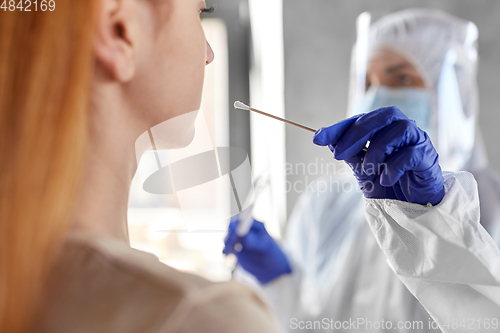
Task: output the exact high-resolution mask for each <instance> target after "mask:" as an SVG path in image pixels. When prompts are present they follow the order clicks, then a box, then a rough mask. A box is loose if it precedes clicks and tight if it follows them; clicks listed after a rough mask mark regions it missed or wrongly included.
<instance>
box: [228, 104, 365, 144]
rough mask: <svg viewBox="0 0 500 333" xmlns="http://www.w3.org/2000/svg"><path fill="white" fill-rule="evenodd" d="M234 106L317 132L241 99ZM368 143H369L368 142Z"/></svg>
mask: <svg viewBox="0 0 500 333" xmlns="http://www.w3.org/2000/svg"><path fill="white" fill-rule="evenodd" d="M234 108H235V109H241V110H247V111H253V112H257V113H260V114H262V115H264V116H268V117H271V118H273V119H276V120H279V121H282V122H284V123H287V124H290V125H293V126H297V127H300V128H302V129H305V130H306V131H310V132H313V133H316V132H317V130H315V129H314V128H310V127H307V126H304V125H301V124H298V123H295V122H293V121H290V120H286V119H283V118H280V117H277V116H273V115H272V114H269V113H266V112H264V111H260V110H257V109H254V108H251V107H249V106H248V105H246V104H244V103H242V102H240V101H236V102H234ZM367 145H368V143H367ZM367 150H368V148H367V147H365V148H363V151H364V152H366V151H367Z"/></svg>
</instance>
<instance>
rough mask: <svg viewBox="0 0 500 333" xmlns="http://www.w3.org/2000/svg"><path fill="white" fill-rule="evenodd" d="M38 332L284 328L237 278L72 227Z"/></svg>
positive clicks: (43, 305) (47, 293) (144, 332)
mask: <svg viewBox="0 0 500 333" xmlns="http://www.w3.org/2000/svg"><path fill="white" fill-rule="evenodd" d="M32 332H37V333H45V332H47V333H49V332H50V333H83V332H85V333H88V332H92V333H99V332H106V333H115V332H116V333H127V332H141V333H148V332H151V333H153V332H154V333H160V332H161V333H164V332H165V333H167V332H169V333H170V332H172V333H173V332H178V333H182V332H193V333H194V332H206V333H211V332H214V333H215V332H217V333H225V332H228V333H229V332H231V333H233V332H241V333H245V332H262V333H266V332H269V333H275V332H279V329H278V327H277V325H276V323H275V320H274V318H273V316H272V314H271V312H270V310H269V309H268V307H267V306H266V305H265V304H264V302H263V301H262V300H261V298H260V297H259V296H257V295H256V294H255V292H253V291H252V290H250V289H249V288H248V287H246V286H243V285H241V284H239V283H236V282H223V283H213V282H210V281H208V280H205V279H203V278H201V277H198V276H195V275H192V274H187V273H181V272H179V271H177V270H175V269H173V268H171V267H169V266H167V265H164V264H162V263H161V262H160V261H159V260H158V258H157V257H155V256H153V255H151V254H148V253H145V252H141V251H138V250H135V249H132V248H130V246H128V245H127V244H125V243H123V242H120V241H117V240H114V239H110V238H95V237H90V236H88V235H84V234H71V235H70V236H69V237H68V238H67V241H66V242H65V244H64V246H63V248H62V250H61V252H60V255H59V257H58V259H57V261H56V265H55V267H54V268H53V269H52V272H51V275H50V278H49V281H48V285H47V286H46V288H45V291H44V295H43V297H42V302H41V305H40V307H39V312H38V315H37V316H36V317H35V322H34V325H33V330H32Z"/></svg>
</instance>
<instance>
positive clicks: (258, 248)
mask: <svg viewBox="0 0 500 333" xmlns="http://www.w3.org/2000/svg"><path fill="white" fill-rule="evenodd" d="M239 218H240V217H239V216H235V217H234V218H233V219H232V220H231V223H230V224H229V230H228V234H227V236H226V239H225V240H224V244H225V247H224V250H223V252H224V254H225V255H229V254H230V253H234V254H235V255H236V257H237V259H238V263H239V264H240V265H241V267H243V268H244V269H245V270H246V271H247V272H249V273H250V274H252V275H253V276H255V277H256V278H257V280H258V281H259V282H260V283H261V284H266V283H269V282H271V281H272V280H274V279H276V278H277V277H279V276H281V275H284V274H289V273H291V272H292V269H291V268H290V264H289V262H288V259H287V257H286V255H285V254H284V253H283V251H282V250H281V248H280V246H279V245H278V243H276V241H275V240H274V239H273V238H272V237H271V236H270V235H269V234H268V233H267V230H266V228H265V227H264V224H263V223H262V222H259V221H256V220H253V223H252V226H251V228H250V230H249V232H248V233H247V234H246V235H245V236H238V234H237V228H238V224H239ZM237 243H239V244H241V245H240V246H239V248H238V247H235V244H237Z"/></svg>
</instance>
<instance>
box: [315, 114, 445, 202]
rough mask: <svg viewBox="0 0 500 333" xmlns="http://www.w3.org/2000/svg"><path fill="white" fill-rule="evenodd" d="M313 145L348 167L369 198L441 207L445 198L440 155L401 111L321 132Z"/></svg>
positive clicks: (353, 120)
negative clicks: (320, 147)
mask: <svg viewBox="0 0 500 333" xmlns="http://www.w3.org/2000/svg"><path fill="white" fill-rule="evenodd" d="M313 141H314V143H315V144H317V145H320V146H328V147H329V148H330V150H331V151H332V152H333V154H334V157H335V159H337V160H344V161H346V162H347V164H348V165H349V166H350V167H351V169H352V170H353V172H354V176H355V177H356V179H357V180H358V183H359V186H360V188H361V191H362V192H363V194H364V196H365V197H366V198H377V199H396V200H400V201H407V202H410V203H416V204H421V205H427V204H428V203H430V204H432V205H437V204H438V203H439V202H440V201H441V199H442V198H443V196H444V193H445V192H444V179H443V176H442V173H441V168H440V166H439V159H438V154H437V152H436V150H435V149H434V146H433V145H432V142H431V140H430V138H429V136H428V135H427V133H425V132H424V131H422V130H421V129H420V128H418V127H417V125H416V123H415V122H414V121H413V120H410V119H408V118H407V117H406V116H405V115H404V114H403V113H402V112H401V111H400V110H399V109H398V108H397V107H394V106H391V107H384V108H380V109H377V110H375V111H372V112H369V113H365V114H360V115H356V116H354V117H351V118H349V119H346V120H343V121H341V122H339V123H337V124H334V125H332V126H330V127H325V128H321V129H319V130H318V131H317V132H316V133H315V135H314V139H313ZM368 141H369V142H370V144H369V147H368V149H367V150H366V149H365V150H366V151H365V150H363V148H365V145H366V143H367V142H368Z"/></svg>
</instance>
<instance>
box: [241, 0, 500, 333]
mask: <svg viewBox="0 0 500 333" xmlns="http://www.w3.org/2000/svg"><path fill="white" fill-rule="evenodd" d="M370 30H371V31H370V35H369V36H370V38H369V43H370V44H369V46H368V48H367V49H368V50H374V49H376V48H377V47H379V46H383V47H389V48H392V49H394V50H395V51H397V52H400V53H401V54H403V55H404V56H406V57H407V58H408V59H409V60H410V61H411V62H413V64H414V65H415V66H416V68H417V69H418V70H419V72H421V73H422V76H423V78H424V80H425V82H426V84H427V86H428V87H430V88H431V89H432V91H433V93H434V97H433V123H432V125H433V133H435V136H436V138H434V137H431V139H432V140H433V142H434V144H435V145H436V148H437V150H438V153H439V154H440V162H441V165H443V166H444V169H445V170H451V171H454V170H461V169H466V170H469V171H471V172H472V173H473V174H474V176H475V177H476V180H477V183H478V186H479V198H480V199H481V224H482V225H483V226H484V227H485V228H486V230H488V232H490V234H491V235H493V237H494V238H495V239H496V241H497V243H499V241H500V233H499V230H500V229H499V227H500V205H499V204H498V203H499V202H500V178H499V177H498V176H497V175H496V174H495V173H493V172H492V171H490V170H489V169H488V168H487V160H486V156H485V152H484V149H483V145H482V141H481V138H480V135H479V133H478V131H477V130H476V119H477V112H478V107H477V105H478V103H477V84H476V64H477V51H476V40H477V28H476V26H475V25H474V24H473V23H471V22H467V21H464V20H461V19H458V18H456V17H453V16H451V15H448V14H446V13H443V12H441V11H436V10H423V9H422V10H405V11H401V12H398V13H394V14H391V15H388V16H386V17H384V18H382V19H381V20H379V21H378V22H376V23H374V24H373V26H372V27H371V29H370ZM355 49H356V48H355ZM354 58H356V57H354ZM357 58H358V59H359V57H357ZM357 74H359V73H357ZM363 75H364V73H362V74H361V75H354V77H363ZM353 86H356V85H355V84H354V85H353ZM351 96H355V98H357V99H362V97H363V96H360V94H359V92H358V94H351ZM402 111H403V112H404V110H402ZM464 138H465V139H467V140H469V141H467V142H465V143H464V140H463V139H464ZM326 181H327V182H328V184H329V183H331V182H343V181H345V182H351V183H352V184H351V185H352V188H355V189H357V188H358V185H357V183H356V181H355V180H354V177H352V176H350V177H348V178H342V177H337V176H333V178H331V179H328V180H326ZM447 184H448V183H447ZM448 185H449V184H448ZM469 185H470V184H469ZM470 186H472V185H470ZM343 188H344V189H345V188H347V187H346V186H343ZM464 189H465V190H466V191H467V190H470V189H471V187H464ZM364 202H365V201H364V198H363V196H362V194H361V192H359V191H356V190H353V191H348V192H346V191H335V190H334V191H330V192H327V193H314V192H309V193H305V194H304V195H303V196H302V197H301V198H300V199H299V201H298V203H297V204H296V206H295V209H294V212H293V213H292V216H291V218H290V220H289V223H288V226H287V230H286V235H285V240H284V245H283V246H284V250H285V252H286V253H287V255H288V258H289V259H290V261H291V263H292V268H293V273H292V274H290V275H287V276H282V277H280V278H278V279H276V280H274V281H272V282H271V283H269V284H267V285H265V286H263V287H262V289H263V293H264V295H265V297H267V299H268V300H269V302H270V304H271V306H272V307H273V308H274V309H275V311H276V313H277V315H278V318H279V320H280V322H281V324H282V326H283V328H284V329H285V330H288V331H290V332H329V331H331V332H333V331H335V332H408V333H410V332H412V333H414V332H439V331H440V330H439V329H438V328H436V327H437V326H435V325H433V321H432V319H431V317H430V316H429V314H428V312H427V311H426V310H425V309H424V307H423V306H422V305H421V304H420V303H419V302H418V301H417V299H415V297H414V296H413V295H412V293H410V292H409V291H408V289H407V288H406V287H405V285H404V284H403V283H402V282H401V281H400V280H399V278H398V276H397V275H396V274H395V273H394V272H393V270H392V269H391V268H390V267H389V265H388V264H387V259H386V256H385V255H384V252H382V251H381V249H380V247H379V245H378V244H377V239H378V240H379V241H386V242H387V240H386V239H385V238H384V237H383V236H384V235H383V234H379V235H377V239H376V238H375V237H374V236H373V233H372V232H371V231H370V228H369V225H368V223H367V221H366V218H365V215H364ZM379 205H380V204H379ZM369 207H372V209H371V210H370V209H369V212H372V211H373V210H374V209H379V211H380V207H378V206H377V201H373V200H371V201H370V202H369ZM454 208H457V207H454ZM376 214H377V213H376V212H375V211H373V212H372V215H375V216H377V215H376ZM374 221H376V219H375V218H374V219H373V221H371V223H372V225H375V223H376V222H374ZM386 223H388V222H386ZM379 231H380V230H379ZM429 237H431V238H432V235H429ZM401 246H403V245H401ZM489 246H492V243H491V242H490V243H489ZM437 250H439V249H436V248H433V247H432V246H430V247H426V251H437ZM447 250H449V251H453V250H454V247H453V246H451V247H449V248H447ZM433 255H434V253H427V257H428V258H429V257H430V258H432V257H433ZM451 258H452V256H451V254H450V259H451ZM453 258H454V257H453ZM396 259H399V258H396ZM391 260H392V259H391V258H390V259H389V262H392V261H391ZM393 268H394V267H393ZM400 271H403V270H400ZM240 274H241V275H244V272H240ZM464 275H466V274H465V273H464ZM405 283H407V286H408V288H409V289H410V290H411V291H412V292H413V293H414V294H416V295H417V297H418V296H419V295H420V294H419V291H415V290H413V289H412V287H413V286H411V281H409V282H405ZM419 286H420V285H418V286H414V287H415V288H417V289H418V287H419ZM420 292H424V291H420ZM483 292H485V289H483ZM436 295H439V293H436ZM464 301H465V300H464ZM431 302H432V299H431ZM436 302H439V301H436ZM497 304H498V303H497ZM424 305H426V307H427V309H429V311H431V309H432V311H431V314H432V315H433V316H434V315H435V314H436V313H438V311H439V309H440V308H435V307H434V308H431V307H430V306H427V304H425V303H424ZM445 306H447V305H445ZM443 308H444V307H443ZM449 309H450V308H449V304H448V307H447V310H446V311H450V310H449ZM497 309H498V308H497ZM433 311H435V312H433ZM436 316H437V315H436Z"/></svg>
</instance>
